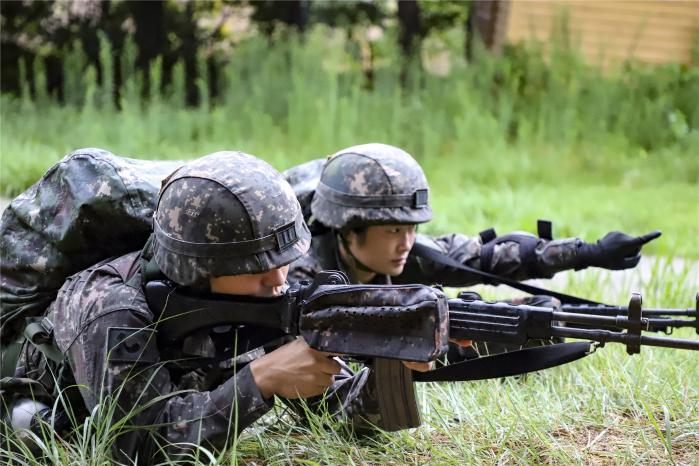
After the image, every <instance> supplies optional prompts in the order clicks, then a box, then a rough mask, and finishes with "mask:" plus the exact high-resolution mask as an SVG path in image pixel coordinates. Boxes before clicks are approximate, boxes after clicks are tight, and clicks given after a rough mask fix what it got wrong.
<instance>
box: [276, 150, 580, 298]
mask: <svg viewBox="0 0 699 466" xmlns="http://www.w3.org/2000/svg"><path fill="white" fill-rule="evenodd" d="M284 175H285V177H286V178H287V180H288V181H289V183H290V184H291V185H292V186H293V187H294V191H295V193H296V195H297V197H298V198H299V200H300V201H301V204H302V205H304V206H305V207H306V208H308V209H309V210H310V212H309V211H306V213H307V214H311V217H310V218H311V228H313V222H319V223H321V224H323V225H325V226H326V227H328V228H329V229H331V231H327V230H326V231H325V232H322V234H318V235H314V237H313V241H312V244H311V250H310V252H309V254H308V255H306V256H304V257H302V258H300V259H298V260H297V261H296V262H294V263H293V264H292V266H291V269H290V271H289V277H290V278H291V279H295V280H302V279H309V278H311V277H313V276H314V275H315V274H316V273H318V272H319V271H321V270H327V269H334V268H339V269H340V270H344V267H343V265H342V262H341V260H340V258H339V255H338V254H337V249H338V244H337V235H336V232H337V231H339V230H342V229H346V228H352V227H358V226H359V227H362V226H369V225H379V224H404V223H408V224H419V223H424V222H427V221H429V220H430V219H431V218H432V210H431V209H430V206H429V202H428V198H427V195H428V191H429V188H428V184H427V180H426V178H425V175H424V173H423V171H422V169H421V168H420V166H419V165H418V164H417V162H416V161H415V160H414V159H413V158H412V157H411V156H410V155H409V154H407V153H406V152H404V151H402V150H400V149H398V148H397V147H393V146H389V145H386V144H364V145H360V146H354V147H350V148H347V149H343V150H341V151H339V152H337V153H336V154H334V155H333V156H331V157H329V158H328V160H327V162H324V161H322V160H314V161H311V162H308V163H305V164H303V165H300V166H298V167H295V168H292V169H290V170H287V171H286V172H284ZM319 180H320V181H319ZM333 230H334V231H333ZM518 236H519V237H525V238H527V239H529V238H531V237H532V236H531V235H527V234H526V233H522V234H518ZM416 242H418V243H422V244H425V245H427V246H429V247H432V248H434V249H437V250H439V251H440V252H443V253H445V254H447V255H448V256H449V257H451V258H452V259H454V260H455V261H457V262H459V263H462V264H465V265H468V266H470V267H473V268H476V269H480V270H484V271H487V272H491V273H495V274H498V275H502V276H505V277H509V278H513V279H516V280H525V279H528V278H540V277H545V278H548V277H552V276H553V275H554V274H555V273H556V272H558V271H561V270H566V269H569V268H572V267H575V266H577V265H578V263H577V258H576V255H577V250H578V248H579V246H580V244H581V243H582V241H581V240H580V239H577V238H568V239H560V240H555V241H546V240H543V239H537V240H536V242H537V244H536V247H534V248H530V250H527V251H526V254H527V257H523V252H524V251H521V250H520V242H519V241H515V240H513V241H503V242H498V244H493V245H492V247H487V249H488V256H489V257H490V260H489V261H488V263H487V264H482V263H481V251H482V250H483V249H484V245H483V244H482V242H481V238H480V237H475V238H471V237H467V236H465V235H461V234H458V233H455V234H450V235H445V236H440V237H434V238H433V237H429V236H426V235H417V239H416ZM345 271H346V270H345ZM482 280H483V279H482V277H480V276H475V275H473V274H470V273H468V272H461V271H455V270H453V269H451V268H449V267H445V266H442V265H439V264H435V263H434V262H432V261H429V260H425V259H422V258H419V257H416V256H415V255H413V254H411V255H409V256H408V262H407V263H406V265H405V268H404V271H403V273H402V274H401V275H399V276H397V277H392V281H393V282H394V283H427V284H435V283H439V284H442V285H445V286H469V285H474V284H477V283H481V282H482ZM375 281H376V283H390V282H391V278H390V277H387V276H383V277H376V279H375Z"/></svg>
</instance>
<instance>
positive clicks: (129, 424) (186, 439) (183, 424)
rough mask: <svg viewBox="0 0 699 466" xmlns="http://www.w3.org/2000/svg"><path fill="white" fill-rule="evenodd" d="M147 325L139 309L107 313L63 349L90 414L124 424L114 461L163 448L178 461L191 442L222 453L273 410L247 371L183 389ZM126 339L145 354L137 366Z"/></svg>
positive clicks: (156, 451) (137, 362)
mask: <svg viewBox="0 0 699 466" xmlns="http://www.w3.org/2000/svg"><path fill="white" fill-rule="evenodd" d="M146 320H147V319H146V318H145V316H144V315H143V313H142V312H139V311H137V310H134V311H130V310H118V311H115V312H110V313H106V314H103V315H102V316H100V317H98V318H97V319H95V320H93V321H92V322H90V323H89V324H88V325H86V326H85V327H84V328H83V329H82V331H81V332H80V334H79V335H78V336H77V337H76V338H75V341H74V342H73V344H71V345H70V346H69V348H67V352H66V355H67V357H68V360H69V363H70V365H71V367H72V368H73V372H74V375H75V378H76V382H77V384H79V385H80V386H82V387H84V388H83V389H82V391H83V398H84V399H85V401H86V404H87V408H88V410H90V411H92V410H93V409H95V408H97V407H99V410H100V411H102V412H107V413H109V414H108V415H109V416H110V418H111V419H110V423H111V425H112V426H120V429H119V436H118V438H117V440H116V442H115V445H114V454H115V455H116V459H118V460H122V461H123V462H124V463H129V462H130V461H131V460H132V459H133V458H136V457H140V458H152V457H153V455H155V454H156V453H158V451H163V452H165V454H167V455H168V456H169V457H170V458H176V457H177V456H179V455H183V454H187V453H191V450H190V449H191V446H192V445H202V446H205V447H207V448H213V449H215V450H220V449H223V448H225V446H226V444H228V443H230V441H232V439H234V438H235V437H236V436H237V435H238V434H239V433H240V432H241V431H242V430H243V429H245V428H246V427H247V426H249V425H250V424H251V423H253V422H254V421H255V420H257V419H258V418H259V417H260V416H261V415H263V414H264V413H265V412H267V411H268V410H269V409H271V407H272V403H273V400H265V399H264V398H263V397H262V395H261V394H260V391H259V389H258V387H257V385H256V384H255V381H254V379H253V377H252V374H251V372H250V369H249V367H247V366H246V367H244V368H243V369H241V370H239V371H238V372H237V373H236V374H235V375H234V376H233V377H231V378H229V379H228V380H227V381H226V382H224V383H223V384H221V385H220V386H219V387H218V388H216V389H214V390H211V391H193V390H192V391H178V388H177V386H176V385H175V384H174V383H173V381H172V380H171V378H170V374H169V371H168V370H167V368H166V367H165V365H164V363H163V361H162V360H161V357H160V354H159V353H158V349H157V346H156V345H155V338H154V336H155V335H154V333H155V332H150V331H148V330H145V329H147V328H148V326H149V324H150V322H147V321H146ZM114 332H117V333H118V335H116V338H115V335H114V334H113V333H114ZM124 335H125V336H126V337H125V338H124ZM115 341H118V342H119V343H117V344H114V342H115ZM124 342H128V345H129V346H127V350H130V349H129V348H131V349H133V348H137V349H138V351H140V353H139V357H138V361H133V359H134V358H130V357H129V356H128V352H125V351H123V350H122V349H120V347H119V345H121V344H123V343H124ZM107 348H110V349H109V350H108V349H107ZM129 359H132V360H129ZM105 365H106V367H104V366H105ZM105 369H106V371H105ZM103 371H105V372H103ZM111 407H113V408H114V412H113V413H111V412H110V408H111ZM178 444H179V445H178ZM161 447H162V450H160V448H161Z"/></svg>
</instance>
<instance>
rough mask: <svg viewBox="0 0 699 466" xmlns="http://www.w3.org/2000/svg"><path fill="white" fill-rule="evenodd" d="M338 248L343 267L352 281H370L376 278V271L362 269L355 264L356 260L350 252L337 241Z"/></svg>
mask: <svg viewBox="0 0 699 466" xmlns="http://www.w3.org/2000/svg"><path fill="white" fill-rule="evenodd" d="M338 249H339V252H340V260H341V261H342V265H343V266H344V267H345V271H346V272H347V273H348V274H349V275H350V278H351V279H352V281H353V282H357V283H370V282H371V281H372V280H373V279H374V278H376V272H370V271H367V270H363V269H360V268H359V267H358V266H357V260H356V259H355V258H354V256H353V255H352V254H349V252H348V251H347V250H346V249H345V246H344V245H343V244H342V243H338Z"/></svg>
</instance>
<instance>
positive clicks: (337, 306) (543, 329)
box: [146, 271, 699, 431]
mask: <svg viewBox="0 0 699 466" xmlns="http://www.w3.org/2000/svg"><path fill="white" fill-rule="evenodd" d="M348 283H349V280H348V279H347V277H346V276H345V275H344V274H343V273H342V272H335V271H326V272H321V273H319V274H318V275H316V277H315V279H314V281H313V282H302V283H299V284H296V285H294V286H292V287H290V288H289V289H288V290H287V291H286V292H285V293H284V294H283V295H282V296H279V297H275V298H255V299H252V298H248V297H240V296H230V295H212V294H208V295H204V294H197V293H193V292H191V291H188V290H186V289H183V288H179V287H177V286H176V285H175V284H173V283H172V282H168V281H161V280H156V281H151V282H149V283H147V284H146V298H147V300H148V303H149V306H150V307H151V310H152V311H153V312H154V313H156V315H160V319H159V321H158V324H157V329H158V336H157V338H158V341H159V345H160V346H161V347H163V345H164V346H165V347H175V346H177V345H178V342H181V341H182V340H183V339H184V338H185V337H186V336H187V335H189V334H191V333H192V332H194V331H197V330H201V329H205V328H216V327H217V326H224V325H225V326H231V325H233V326H239V327H247V329H248V333H247V334H248V335H254V334H256V333H264V331H267V332H269V330H270V329H272V330H276V331H277V332H278V333H279V334H282V335H290V336H301V337H302V338H304V340H305V341H306V342H307V343H308V344H309V346H311V347H312V348H314V349H317V350H320V351H327V352H331V353H338V354H343V355H347V356H350V357H352V358H357V359H360V360H363V361H365V362H368V363H370V364H371V365H372V368H373V371H374V374H375V379H376V384H375V386H374V387H373V390H374V392H375V396H376V402H377V405H378V408H379V410H380V412H381V419H382V420H383V421H382V425H381V427H382V428H383V429H384V430H388V431H392V430H400V429H405V428H410V427H416V426H418V425H420V414H419V410H418V407H417V400H416V396H415V389H414V383H413V382H429V381H465V380H480V379H488V378H499V377H506V376H511V375H518V374H524V373H527V372H532V371H538V370H542V369H546V368H549V367H554V366H557V365H561V364H565V363H568V362H572V361H575V360H577V359H580V358H582V357H585V356H588V355H590V354H592V353H593V352H594V351H595V349H596V348H597V347H599V346H603V345H604V344H605V343H607V342H613V343H621V344H624V345H626V351H627V352H628V353H629V354H636V353H638V352H640V349H641V346H657V347H665V348H677V349H684V350H693V351H699V340H692V339H677V338H663V337H654V336H647V335H644V334H643V332H644V331H649V330H657V329H658V328H664V329H672V328H676V327H686V326H691V327H695V328H696V327H697V325H698V324H697V315H696V311H694V312H693V313H691V312H686V310H682V311H681V313H679V314H678V313H677V312H676V310H655V309H654V310H647V311H644V310H643V309H642V307H641V304H642V302H641V296H640V295H638V294H634V295H633V296H632V297H631V300H630V302H629V306H628V308H605V311H604V312H607V313H608V314H611V315H598V314H601V312H598V311H597V310H596V309H595V310H592V309H589V308H578V309H573V308H571V307H568V308H565V309H564V310H556V309H553V308H547V307H537V306H527V305H512V304H507V303H488V302H484V301H482V300H480V297H479V296H477V295H476V294H475V293H471V294H469V293H466V294H462V295H460V296H459V297H457V298H455V299H447V298H446V296H445V295H444V294H443V293H442V291H441V290H439V289H437V288H432V287H428V286H425V285H402V286H393V285H349V284H348ZM697 300H698V301H697V302H698V303H699V296H698V297H697ZM674 314H678V316H680V317H693V318H694V319H693V320H691V319H685V318H672V319H671V318H668V317H667V316H668V315H670V316H672V315H674ZM656 315H659V316H660V317H656ZM657 319H662V322H658V321H657ZM567 325H576V326H578V327H569V326H567ZM580 326H584V327H585V328H579V327H580ZM250 328H252V332H250ZM610 328H611V330H610ZM255 329H259V330H260V332H256V330H255ZM552 337H566V338H576V339H586V340H590V341H578V342H572V343H560V344H554V345H548V346H540V347H534V348H526V349H521V350H519V351H512V352H509V353H503V354H497V355H494V356H487V357H480V358H477V359H473V360H467V361H463V362H459V363H455V364H446V365H444V366H442V367H439V368H437V369H435V370H432V371H428V372H412V371H410V370H409V369H406V367H405V366H404V365H403V364H402V362H401V361H422V362H424V361H433V360H435V359H438V358H440V357H441V356H442V355H444V354H445V352H446V351H447V349H448V345H449V340H450V339H456V340H458V339H468V340H475V341H478V340H486V341H497V342H503V343H510V344H513V343H514V344H516V345H524V344H525V343H526V342H527V341H528V340H530V339H542V338H543V339H549V338H552ZM238 343H240V342H238Z"/></svg>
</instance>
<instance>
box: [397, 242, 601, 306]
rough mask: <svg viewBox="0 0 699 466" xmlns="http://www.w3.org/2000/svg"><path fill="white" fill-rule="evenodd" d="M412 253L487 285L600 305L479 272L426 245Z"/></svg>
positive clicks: (416, 248)
mask: <svg viewBox="0 0 699 466" xmlns="http://www.w3.org/2000/svg"><path fill="white" fill-rule="evenodd" d="M411 252H413V253H415V254H416V255H417V256H419V257H422V258H424V259H429V260H431V261H433V262H436V263H437V264H441V265H445V266H447V267H453V268H455V269H457V270H463V271H464V272H469V273H472V274H474V275H478V276H480V277H483V278H486V279H487V280H486V283H489V284H496V285H507V286H509V287H512V288H515V289H517V290H520V291H524V292H525V293H530V294H533V295H535V294H543V295H547V296H553V297H554V298H556V299H558V300H559V301H561V302H562V303H563V304H595V305H599V304H600V303H598V302H596V301H592V300H589V299H585V298H578V297H577V296H571V295H568V294H565V293H559V292H558V291H552V290H545V289H543V288H539V287H537V286H534V285H527V284H525V283H522V282H518V281H517V280H512V279H510V278H506V277H502V276H500V275H495V274H492V273H488V272H484V271H483V270H478V269H475V268H473V267H469V266H468V265H465V264H461V263H460V262H457V261H455V260H454V259H452V258H451V257H449V256H448V255H446V254H444V253H443V252H441V251H438V250H436V249H433V248H431V247H429V246H426V245H424V244H420V243H415V245H414V246H413V249H412V250H411Z"/></svg>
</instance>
